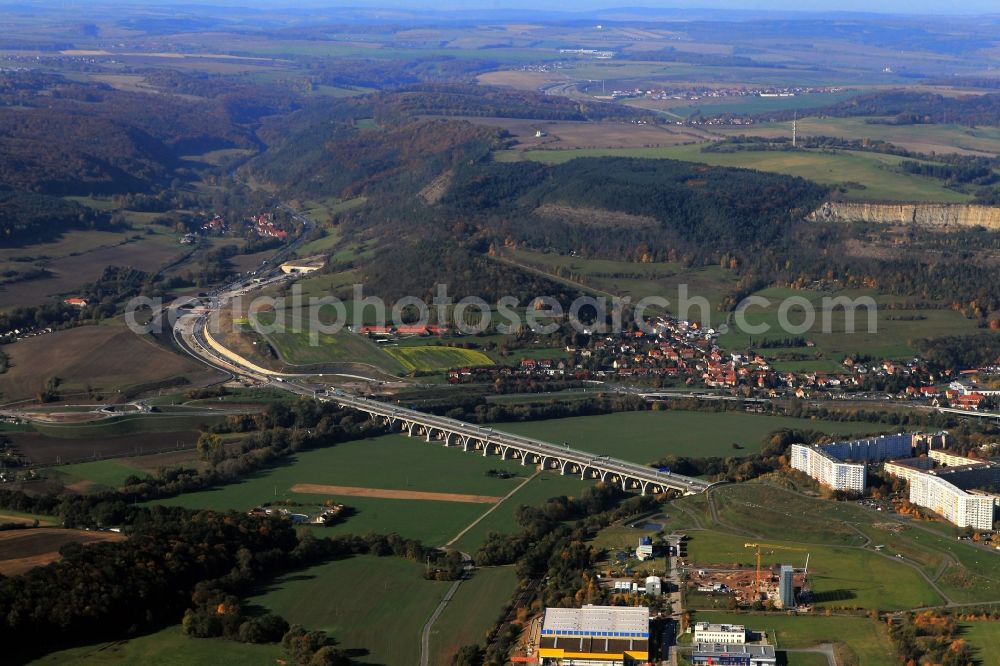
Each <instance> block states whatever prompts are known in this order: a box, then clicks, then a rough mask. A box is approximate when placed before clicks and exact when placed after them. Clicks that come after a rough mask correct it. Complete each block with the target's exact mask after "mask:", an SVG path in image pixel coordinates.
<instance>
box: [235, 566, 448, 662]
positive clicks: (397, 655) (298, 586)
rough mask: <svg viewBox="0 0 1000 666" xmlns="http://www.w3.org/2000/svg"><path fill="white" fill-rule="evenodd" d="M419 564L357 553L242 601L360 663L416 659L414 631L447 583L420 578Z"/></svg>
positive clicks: (289, 576) (417, 649)
mask: <svg viewBox="0 0 1000 666" xmlns="http://www.w3.org/2000/svg"><path fill="white" fill-rule="evenodd" d="M423 570H424V566H423V564H421V563H417V562H410V561H409V560H405V559H402V558H398V557H375V556H373V555H362V556H356V557H351V558H348V559H344V560H338V561H333V562H327V563H324V564H320V565H317V566H313V567H310V568H308V569H305V570H302V571H296V572H293V573H290V574H286V575H283V576H279V577H278V578H277V579H275V580H274V581H272V582H271V583H270V584H269V585H267V586H266V588H265V589H264V590H261V591H259V592H258V593H256V594H254V595H253V596H251V597H250V598H249V599H248V600H247V601H248V603H249V604H251V605H252V606H257V607H259V608H261V609H262V610H266V611H269V612H272V613H277V614H279V615H281V616H282V617H284V618H285V619H286V620H288V621H289V623H293V624H294V623H297V624H301V625H303V626H305V627H308V628H310V629H320V630H323V631H326V632H327V633H328V634H329V635H331V636H333V637H334V638H335V639H336V640H337V641H338V642H339V643H340V646H341V647H342V648H346V649H350V650H355V649H360V650H366V651H367V654H364V656H363V657H362V658H361V660H362V661H363V662H364V663H371V664H386V665H389V666H391V665H400V666H402V665H403V664H417V663H419V662H420V631H421V629H422V628H423V625H424V623H425V622H426V621H427V619H428V618H429V617H430V616H431V613H432V612H433V611H434V608H435V607H436V606H437V605H438V603H439V602H440V601H441V598H442V597H443V596H444V595H445V593H446V592H447V591H448V588H449V587H450V586H451V583H448V582H439V581H428V580H424V578H423Z"/></svg>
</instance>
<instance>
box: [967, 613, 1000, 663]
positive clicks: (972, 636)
mask: <svg viewBox="0 0 1000 666" xmlns="http://www.w3.org/2000/svg"><path fill="white" fill-rule="evenodd" d="M961 627H962V638H964V639H965V640H966V641H967V642H968V643H969V645H970V646H971V647H972V649H973V651H974V652H973V654H974V656H975V658H976V661H977V665H978V666H989V665H991V664H996V663H997V654H996V649H997V646H998V645H1000V622H963V623H962V625H961Z"/></svg>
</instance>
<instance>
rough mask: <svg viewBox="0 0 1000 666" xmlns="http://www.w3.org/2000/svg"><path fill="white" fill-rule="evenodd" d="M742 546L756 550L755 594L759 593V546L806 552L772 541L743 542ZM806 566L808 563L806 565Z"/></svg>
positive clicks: (802, 549) (803, 549)
mask: <svg viewBox="0 0 1000 666" xmlns="http://www.w3.org/2000/svg"><path fill="white" fill-rule="evenodd" d="M743 547H744V548H754V549H756V551H757V577H756V578H755V579H754V581H755V583H756V585H757V594H760V550H761V548H771V549H773V550H796V551H798V552H800V553H804V552H806V549H805V548H796V547H794V546H778V545H775V544H773V543H745V544H743ZM807 566H808V565H807Z"/></svg>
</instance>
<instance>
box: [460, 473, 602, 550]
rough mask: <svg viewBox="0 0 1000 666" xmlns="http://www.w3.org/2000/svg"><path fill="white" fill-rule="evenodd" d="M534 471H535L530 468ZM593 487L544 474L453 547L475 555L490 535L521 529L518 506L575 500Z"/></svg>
mask: <svg viewBox="0 0 1000 666" xmlns="http://www.w3.org/2000/svg"><path fill="white" fill-rule="evenodd" d="M531 469H533V468H529V470H531ZM591 485H593V484H592V482H590V481H582V480H580V478H579V477H577V476H575V475H573V476H560V475H558V474H554V473H549V472H543V473H542V474H539V475H538V476H536V477H535V478H534V479H532V480H531V481H529V482H528V483H527V484H525V486H524V487H523V488H521V489H520V490H518V491H517V492H516V493H514V495H512V496H511V497H510V498H509V499H508V500H507V501H505V502H504V503H503V504H501V505H500V506H498V507H497V508H496V510H495V511H493V512H491V513H490V514H489V515H488V516H486V517H485V518H484V519H483V520H482V521H480V522H478V523H477V524H476V525H475V526H474V527H472V528H471V529H470V530H469V531H468V532H466V533H465V534H464V535H462V537H461V538H460V539H459V540H458V541H456V542H455V543H454V544H453V547H454V548H457V549H458V550H461V551H462V552H466V553H471V552H474V551H475V550H476V548H478V547H479V545H480V544H481V543H482V542H483V541H484V540H485V538H486V535H487V534H489V533H490V532H501V533H511V532H515V531H517V530H518V529H520V528H519V527H518V525H517V521H516V520H515V519H514V514H515V513H516V512H517V508H518V507H519V506H522V505H527V506H539V505H541V504H544V503H545V501H546V500H548V499H550V498H552V497H559V496H561V495H566V496H567V497H576V496H579V494H580V493H581V492H582V491H583V490H584V489H585V488H587V487H589V486H591Z"/></svg>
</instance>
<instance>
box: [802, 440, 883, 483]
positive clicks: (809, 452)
mask: <svg viewBox="0 0 1000 666" xmlns="http://www.w3.org/2000/svg"><path fill="white" fill-rule="evenodd" d="M792 467H793V468H794V469H797V470H799V471H801V472H805V473H806V474H808V475H809V476H811V477H812V478H814V479H816V480H817V481H819V482H820V483H822V484H823V485H825V486H830V487H831V488H833V489H834V490H850V491H853V492H858V493H860V492H864V490H865V465H864V464H863V463H845V462H841V461H840V460H837V459H836V458H834V457H833V456H832V455H830V454H829V453H827V452H826V451H824V450H823V449H821V448H818V447H813V446H804V445H802V444H792Z"/></svg>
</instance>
